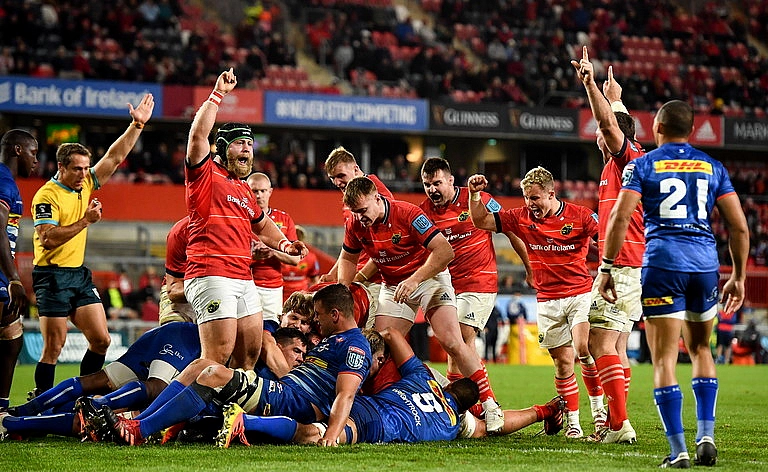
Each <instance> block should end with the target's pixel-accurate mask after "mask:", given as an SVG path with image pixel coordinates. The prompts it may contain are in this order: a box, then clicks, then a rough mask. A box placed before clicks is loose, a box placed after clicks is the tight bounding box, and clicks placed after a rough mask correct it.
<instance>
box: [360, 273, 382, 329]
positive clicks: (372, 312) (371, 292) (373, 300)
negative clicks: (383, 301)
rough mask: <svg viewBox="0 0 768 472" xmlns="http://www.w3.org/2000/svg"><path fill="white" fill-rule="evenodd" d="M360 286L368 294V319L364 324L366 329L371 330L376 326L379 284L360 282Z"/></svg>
mask: <svg viewBox="0 0 768 472" xmlns="http://www.w3.org/2000/svg"><path fill="white" fill-rule="evenodd" d="M360 285H362V287H363V288H364V289H365V291H366V292H368V319H367V320H366V322H365V327H366V329H373V326H374V325H375V324H376V312H378V310H379V294H380V293H381V284H380V283H374V282H361V283H360Z"/></svg>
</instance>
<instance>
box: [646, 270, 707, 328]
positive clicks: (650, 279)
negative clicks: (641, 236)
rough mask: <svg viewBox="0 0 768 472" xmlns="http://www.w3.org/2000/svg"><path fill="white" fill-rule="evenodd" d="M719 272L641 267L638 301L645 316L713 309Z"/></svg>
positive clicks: (685, 313)
mask: <svg viewBox="0 0 768 472" xmlns="http://www.w3.org/2000/svg"><path fill="white" fill-rule="evenodd" d="M719 280H720V274H719V273H718V272H717V271H714V272H676V271H670V270H664V269H657V268H655V267H643V272H642V277H641V283H642V286H643V293H642V296H641V301H642V304H643V314H644V315H645V316H646V317H654V316H665V317H670V315H673V316H672V317H675V318H680V319H683V318H686V319H687V318H688V316H689V315H690V314H702V313H707V312H709V311H712V310H714V312H715V314H717V306H716V305H717V301H718V298H719V296H720V291H719V290H718V282H719Z"/></svg>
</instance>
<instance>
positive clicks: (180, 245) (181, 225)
mask: <svg viewBox="0 0 768 472" xmlns="http://www.w3.org/2000/svg"><path fill="white" fill-rule="evenodd" d="M188 226H189V216H185V217H184V218H182V219H180V220H179V221H177V222H176V224H174V225H173V226H172V227H171V230H170V231H168V236H166V237H165V271H166V272H167V273H169V274H171V275H172V276H174V277H176V278H177V279H183V278H184V273H185V272H186V270H187V240H188V237H189V234H188ZM163 283H165V282H163Z"/></svg>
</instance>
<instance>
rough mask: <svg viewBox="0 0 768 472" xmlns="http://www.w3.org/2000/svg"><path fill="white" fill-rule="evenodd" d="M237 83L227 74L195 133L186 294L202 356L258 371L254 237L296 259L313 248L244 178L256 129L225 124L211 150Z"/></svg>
mask: <svg viewBox="0 0 768 472" xmlns="http://www.w3.org/2000/svg"><path fill="white" fill-rule="evenodd" d="M236 85H237V78H236V77H235V74H234V72H233V71H232V69H229V70H227V71H224V72H222V73H221V75H219V77H218V78H217V79H216V85H215V86H214V89H213V91H212V92H211V95H210V97H209V98H208V99H207V100H206V101H205V102H204V103H203V104H202V105H201V106H200V108H199V109H198V111H197V113H196V114H195V118H194V120H193V121H192V127H191V129H190V132H189V142H188V145H187V159H186V166H185V177H186V186H187V195H186V200H187V210H188V211H189V220H190V221H189V243H188V246H187V271H186V273H185V274H184V294H185V295H186V297H187V300H189V302H190V303H191V304H192V306H193V307H194V308H195V313H196V314H197V323H198V326H199V329H200V343H201V346H202V355H201V357H202V358H203V359H209V360H212V361H214V362H217V363H219V364H225V363H228V365H230V366H231V367H242V368H245V369H252V368H253V367H254V365H255V363H256V359H257V358H258V356H259V351H260V350H261V332H262V326H263V324H262V315H261V312H262V308H261V301H260V298H259V294H258V292H257V291H256V286H255V285H254V283H253V277H252V274H251V267H250V264H251V241H252V233H256V235H258V236H259V238H260V239H261V241H262V242H264V243H265V244H266V245H267V246H269V247H271V248H273V249H278V250H280V251H282V252H285V253H287V254H290V255H295V256H304V255H305V254H306V253H307V248H306V246H305V245H304V243H302V242H301V241H290V240H289V239H287V238H286V237H285V235H284V234H283V233H282V232H281V231H280V230H279V229H278V227H277V226H276V225H275V223H274V222H273V221H272V220H271V219H270V218H267V217H266V215H265V213H264V212H263V211H262V210H261V208H259V207H258V205H257V204H256V198H255V196H254V195H253V192H252V191H251V189H250V188H249V187H248V184H247V183H246V182H245V181H244V180H242V179H244V178H245V177H247V176H248V175H249V174H250V173H251V172H252V166H253V133H252V132H251V129H250V128H249V127H248V126H247V125H244V124H241V123H226V124H224V125H222V126H221V127H220V128H219V129H218V131H217V132H216V154H214V153H212V152H211V145H210V143H209V142H208V135H209V134H210V132H211V130H212V129H213V125H214V123H215V122H216V114H217V113H218V109H219V104H220V103H221V100H222V99H223V98H224V96H225V95H226V94H228V93H230V92H232V90H234V88H235V86H236ZM274 321H277V320H274ZM245 333H249V334H248V335H247V336H246V335H245Z"/></svg>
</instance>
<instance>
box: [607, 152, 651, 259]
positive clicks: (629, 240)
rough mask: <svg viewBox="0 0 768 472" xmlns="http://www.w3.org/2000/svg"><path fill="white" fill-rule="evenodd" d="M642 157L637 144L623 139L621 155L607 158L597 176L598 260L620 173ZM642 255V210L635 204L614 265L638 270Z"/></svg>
mask: <svg viewBox="0 0 768 472" xmlns="http://www.w3.org/2000/svg"><path fill="white" fill-rule="evenodd" d="M643 154H645V150H644V149H643V148H642V147H641V146H640V144H639V143H636V142H632V141H630V140H629V139H627V138H624V145H623V146H622V147H621V151H619V152H618V153H616V154H615V155H613V156H612V157H611V159H610V160H609V161H608V162H607V163H606V164H605V167H603V172H602V174H600V189H599V191H598V196H599V198H600V203H599V204H598V206H597V214H598V217H599V218H598V234H599V236H598V240H597V244H598V247H599V249H600V257H601V258H602V256H603V246H604V245H605V233H606V231H607V230H608V219H609V218H610V216H611V210H612V209H613V206H614V205H615V204H616V200H617V199H618V198H619V191H621V175H622V174H623V173H624V167H625V166H626V165H627V163H628V162H629V161H631V160H633V159H636V158H638V157H640V156H642V155H643ZM644 252H645V225H643V207H642V205H641V204H639V203H638V205H637V208H635V211H634V212H632V218H631V219H630V220H629V227H628V228H627V235H626V237H625V238H624V244H623V245H622V246H621V250H620V251H619V254H618V256H616V260H615V262H614V264H615V265H621V266H630V267H642V265H643V253H644Z"/></svg>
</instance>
